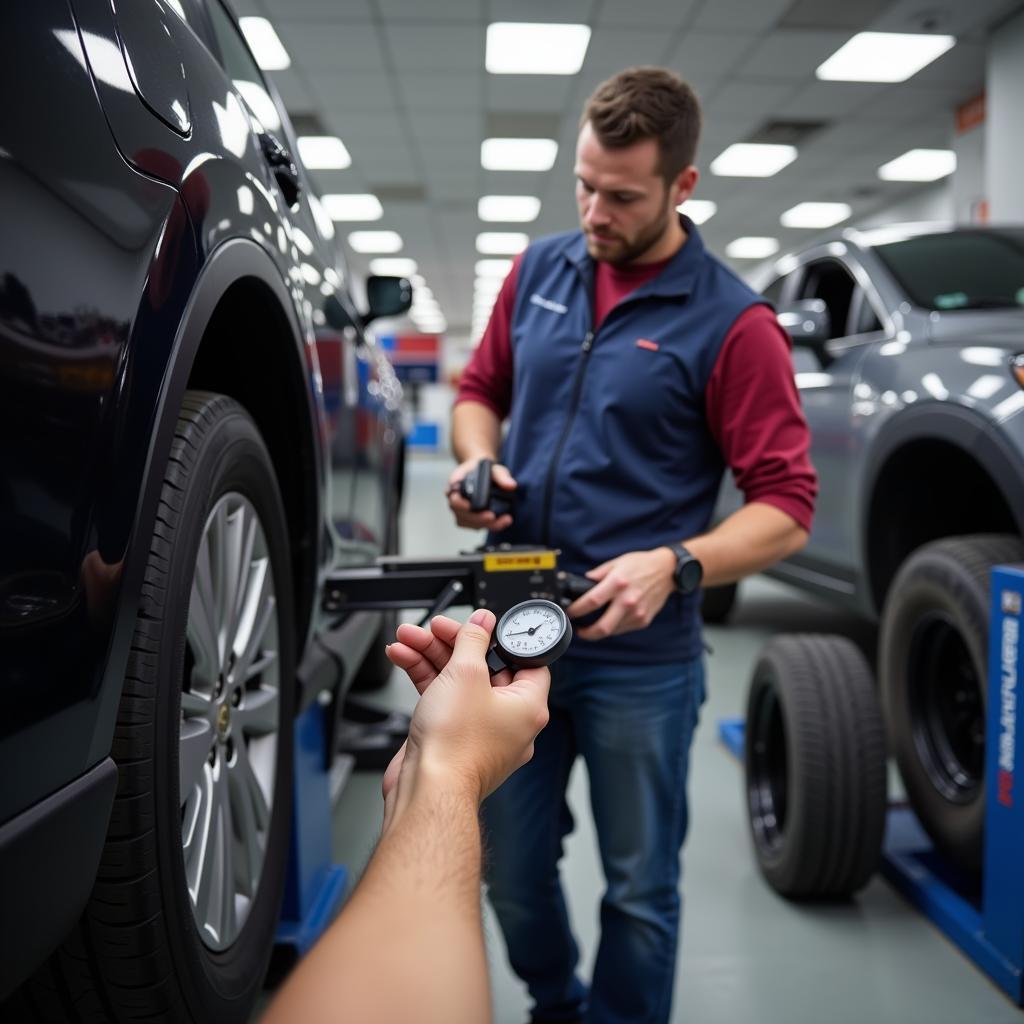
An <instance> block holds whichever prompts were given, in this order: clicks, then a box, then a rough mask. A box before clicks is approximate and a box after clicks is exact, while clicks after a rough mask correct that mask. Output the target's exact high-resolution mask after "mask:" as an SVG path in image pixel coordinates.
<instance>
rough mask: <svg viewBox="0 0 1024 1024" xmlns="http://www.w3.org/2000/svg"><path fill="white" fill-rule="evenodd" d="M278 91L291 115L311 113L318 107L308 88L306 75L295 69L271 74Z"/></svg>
mask: <svg viewBox="0 0 1024 1024" xmlns="http://www.w3.org/2000/svg"><path fill="white" fill-rule="evenodd" d="M270 77H271V80H272V81H273V83H274V85H275V87H276V88H277V91H278V92H279V93H280V94H281V99H282V101H283V102H284V106H285V109H286V110H288V111H289V112H291V113H302V114H304V113H309V112H311V111H312V110H314V109H315V107H316V101H315V100H314V99H313V95H312V93H311V92H310V91H309V88H308V87H307V86H306V82H305V75H303V74H302V72H301V71H296V70H295V69H294V68H288V69H286V70H284V71H275V72H274V73H273V74H271V76H270Z"/></svg>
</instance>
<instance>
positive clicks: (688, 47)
mask: <svg viewBox="0 0 1024 1024" xmlns="http://www.w3.org/2000/svg"><path fill="white" fill-rule="evenodd" d="M759 38H760V37H759V36H758V35H757V34H756V33H754V32H750V31H747V30H746V29H744V31H742V32H692V31H688V32H686V33H685V34H684V35H683V36H682V38H681V39H680V40H679V42H678V43H677V44H676V46H675V47H674V48H673V49H672V50H671V51H670V52H669V53H668V54H667V55H666V57H665V63H666V64H667V65H668V67H670V68H672V70H673V71H676V72H678V73H679V74H680V75H682V76H683V78H685V79H686V80H687V81H693V80H694V79H697V78H699V77H700V76H701V75H704V74H707V73H710V74H711V75H714V76H716V77H717V76H721V75H726V74H729V73H731V72H732V71H733V70H734V69H736V68H737V66H738V65H739V64H740V59H741V58H742V57H743V56H744V55H745V54H747V53H749V52H751V51H752V50H753V49H754V47H755V46H756V45H757V43H758V41H759Z"/></svg>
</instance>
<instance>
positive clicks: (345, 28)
mask: <svg viewBox="0 0 1024 1024" xmlns="http://www.w3.org/2000/svg"><path fill="white" fill-rule="evenodd" d="M276 27H277V32H278V35H280V37H281V40H282V41H283V42H284V45H285V48H286V49H287V50H288V52H289V53H301V54H302V66H303V67H304V68H326V69H327V70H330V71H349V70H354V69H357V68H358V69H360V70H370V71H379V70H380V69H381V67H382V66H383V63H384V54H383V51H382V49H381V46H380V37H379V33H378V29H377V26H376V25H373V24H371V23H370V22H342V21H337V22H309V21H280V22H277V23H276Z"/></svg>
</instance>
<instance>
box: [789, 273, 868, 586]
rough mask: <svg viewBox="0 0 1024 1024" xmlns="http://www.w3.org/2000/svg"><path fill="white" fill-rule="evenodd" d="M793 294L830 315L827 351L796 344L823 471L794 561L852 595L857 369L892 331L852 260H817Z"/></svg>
mask: <svg viewBox="0 0 1024 1024" xmlns="http://www.w3.org/2000/svg"><path fill="white" fill-rule="evenodd" d="M793 298H794V299H797V300H806V299H819V300H821V301H822V302H824V304H825V308H826V309H827V310H828V313H829V323H830V327H829V335H828V341H827V342H826V345H825V350H824V351H825V355H824V358H822V357H821V356H820V355H819V354H818V353H816V352H814V351H812V350H811V349H810V348H808V347H805V346H802V345H801V344H800V343H799V341H798V340H797V341H795V344H794V368H795V372H796V383H797V387H798V388H799V391H800V399H801V402H802V404H803V409H804V414H805V415H806V417H807V422H808V425H809V427H810V431H811V461H812V462H813V463H814V467H815V469H816V470H817V472H818V501H817V508H816V511H815V517H814V526H813V529H812V531H811V536H810V539H809V540H808V543H807V546H806V547H805V548H804V549H803V551H801V552H800V554H799V555H798V556H797V557H796V558H794V559H793V562H794V563H795V564H797V565H800V566H803V567H804V568H805V569H810V570H812V571H813V570H814V569H818V570H820V571H821V572H823V573H827V575H828V576H829V577H830V578H831V580H832V584H831V585H832V587H834V588H836V589H840V590H842V591H844V592H846V593H848V594H851V595H852V594H853V591H854V579H855V575H856V566H857V560H858V559H857V543H856V535H855V530H856V516H855V508H856V500H855V499H856V495H855V494H854V493H853V487H854V472H853V471H854V468H855V467H856V465H857V464H858V463H859V461H860V455H859V449H860V447H861V446H862V443H863V440H862V438H861V436H860V434H859V433H858V431H857V429H856V416H855V403H856V401H857V395H856V393H855V390H856V379H857V370H858V367H859V366H860V363H861V361H862V360H863V358H864V356H865V354H866V352H867V351H868V349H869V348H870V347H871V346H872V345H875V344H877V343H879V342H880V341H884V340H885V338H886V333H885V331H884V330H883V328H882V322H881V318H880V312H881V311H880V309H878V308H877V299H875V298H874V296H872V295H870V294H869V291H868V288H867V287H866V276H865V275H864V273H863V271H862V270H861V269H860V267H859V266H858V265H857V264H855V263H854V262H852V260H845V259H842V258H840V257H839V256H824V257H821V258H817V259H811V260H809V261H808V262H806V263H805V264H804V265H803V266H802V268H801V270H800V271H799V278H798V280H797V284H796V287H795V289H794V291H793Z"/></svg>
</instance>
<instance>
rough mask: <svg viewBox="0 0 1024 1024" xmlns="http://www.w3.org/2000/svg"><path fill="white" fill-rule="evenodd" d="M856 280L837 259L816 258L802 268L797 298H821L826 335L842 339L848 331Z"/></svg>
mask: <svg viewBox="0 0 1024 1024" xmlns="http://www.w3.org/2000/svg"><path fill="white" fill-rule="evenodd" d="M856 287H857V285H856V282H855V281H854V279H853V277H852V276H851V275H850V272H849V271H848V270H847V269H846V267H844V266H843V264H842V263H840V262H839V261H838V260H816V261H815V262H814V263H810V264H808V265H807V267H806V268H805V274H804V280H803V284H802V285H801V287H800V295H799V298H801V299H821V300H822V301H823V302H824V303H825V307H826V308H827V309H828V315H829V322H830V324H831V326H830V329H829V338H843V337H845V336H846V335H847V334H848V333H850V332H849V331H848V329H847V324H848V322H849V319H850V307H851V305H852V304H853V294H854V289H855V288H856Z"/></svg>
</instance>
